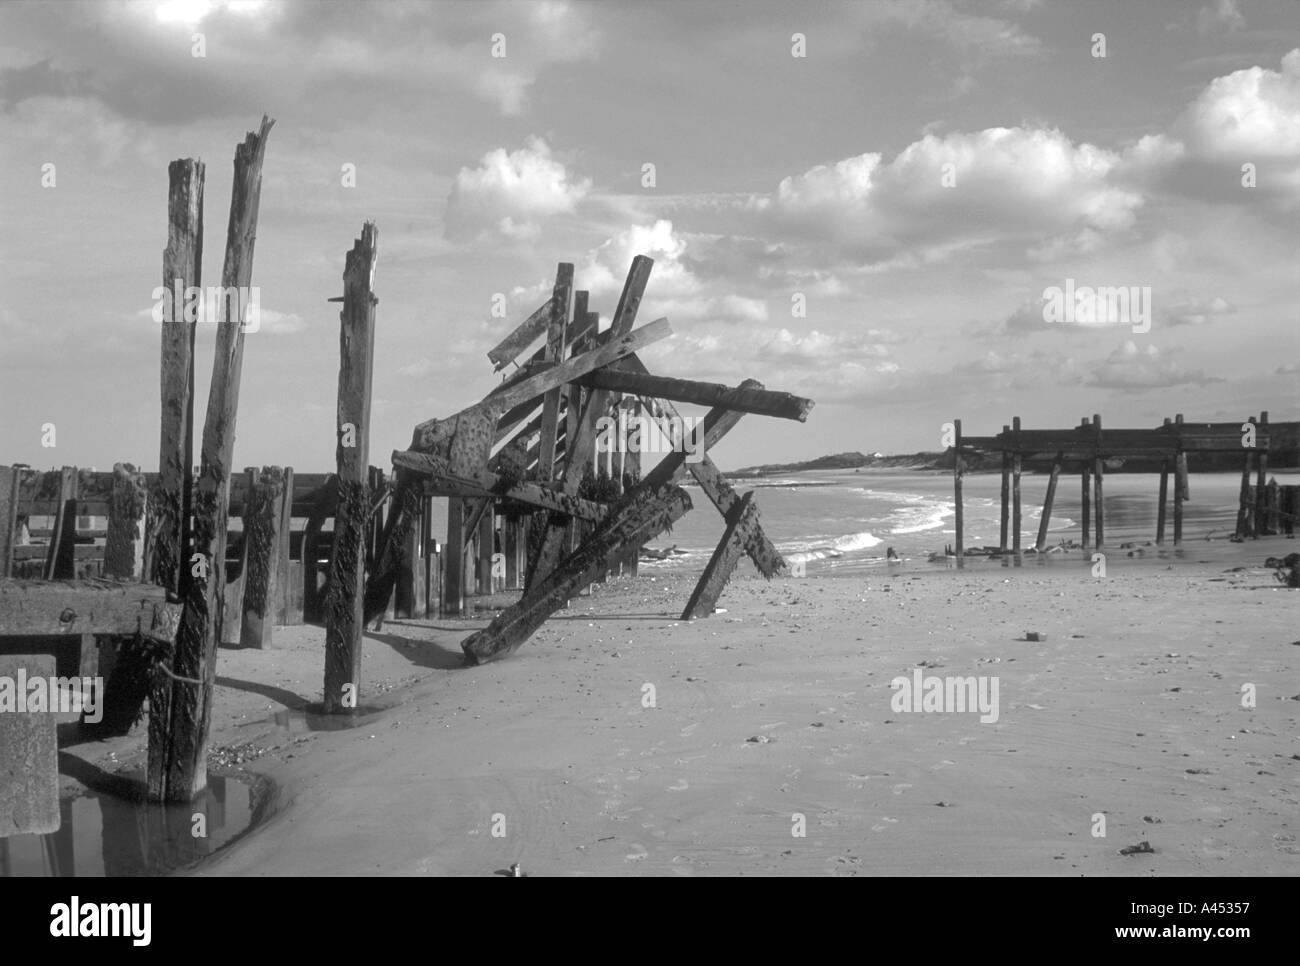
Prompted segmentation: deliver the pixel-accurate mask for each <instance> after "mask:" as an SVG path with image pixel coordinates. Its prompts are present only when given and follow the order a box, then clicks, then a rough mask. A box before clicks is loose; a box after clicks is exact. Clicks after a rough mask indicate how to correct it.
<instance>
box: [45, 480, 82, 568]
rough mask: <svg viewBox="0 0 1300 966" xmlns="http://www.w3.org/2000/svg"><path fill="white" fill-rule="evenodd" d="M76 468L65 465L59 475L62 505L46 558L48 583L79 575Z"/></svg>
mask: <svg viewBox="0 0 1300 966" xmlns="http://www.w3.org/2000/svg"><path fill="white" fill-rule="evenodd" d="M76 547H77V468H76V467H75V466H65V467H63V470H62V471H61V473H60V476H59V502H58V506H57V508H56V513H55V515H54V525H53V526H52V527H51V528H50V546H49V551H48V552H47V553H46V555H45V579H46V580H72V579H73V578H75V577H76V576H77V549H76Z"/></svg>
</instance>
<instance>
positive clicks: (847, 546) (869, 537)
mask: <svg viewBox="0 0 1300 966" xmlns="http://www.w3.org/2000/svg"><path fill="white" fill-rule="evenodd" d="M884 542H885V541H883V540H882V539H880V537H878V536H876V535H875V534H874V533H871V532H870V531H868V530H863V531H861V532H859V533H846V534H843V535H841V536H838V537H836V538H835V539H834V540H832V541H831V542H830V543H827V544H819V545H816V546H811V547H810V546H807V545H803V546H798V547H796V548H795V549H792V550H790V551H782V556H784V557H785V559H786V560H787V561H792V562H799V561H802V562H804V563H806V562H807V561H809V560H826V559H827V558H833V557H842V556H844V554H846V553H852V552H853V551H855V550H866V549H868V548H870V547H875V546H878V545H879V544H882V543H884Z"/></svg>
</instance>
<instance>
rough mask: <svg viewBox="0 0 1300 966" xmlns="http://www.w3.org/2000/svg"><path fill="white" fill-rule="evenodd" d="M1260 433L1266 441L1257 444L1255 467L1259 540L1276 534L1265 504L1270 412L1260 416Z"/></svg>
mask: <svg viewBox="0 0 1300 966" xmlns="http://www.w3.org/2000/svg"><path fill="white" fill-rule="evenodd" d="M1259 433H1260V436H1262V437H1264V439H1261V440H1258V441H1257V442H1256V445H1257V446H1258V449H1257V450H1256V452H1255V465H1256V467H1257V475H1256V477H1255V536H1256V537H1257V538H1258V537H1261V536H1267V535H1268V534H1270V533H1273V532H1275V531H1273V530H1271V529H1270V528H1269V525H1268V518H1267V513H1266V510H1267V504H1266V503H1265V493H1264V478H1265V477H1266V476H1267V475H1268V441H1267V437H1268V410H1264V411H1263V412H1261V413H1260V414H1259Z"/></svg>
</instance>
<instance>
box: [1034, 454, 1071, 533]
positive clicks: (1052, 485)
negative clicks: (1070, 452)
mask: <svg viewBox="0 0 1300 966" xmlns="http://www.w3.org/2000/svg"><path fill="white" fill-rule="evenodd" d="M1063 459H1064V456H1063V454H1061V453H1057V454H1056V459H1054V460H1052V474H1051V476H1049V477H1048V478H1047V496H1046V498H1044V500H1043V517H1042V519H1041V520H1039V521H1038V542H1037V543H1035V544H1034V548H1035V549H1036V550H1037V551H1038V552H1039V553H1042V552H1043V550H1044V549H1045V548H1046V547H1047V528H1048V526H1050V525H1051V522H1052V505H1053V504H1054V503H1055V502H1056V481H1057V480H1058V479H1059V478H1060V476H1061V462H1062V460H1063Z"/></svg>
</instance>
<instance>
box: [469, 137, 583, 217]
mask: <svg viewBox="0 0 1300 966" xmlns="http://www.w3.org/2000/svg"><path fill="white" fill-rule="evenodd" d="M590 190H591V180H590V179H584V180H582V181H576V182H575V181H572V180H570V178H569V173H568V171H567V170H566V169H565V166H564V165H563V164H562V163H561V162H560V161H558V160H556V159H555V158H554V157H553V156H552V155H551V149H550V148H549V147H548V146H547V144H546V142H545V141H543V140H542V139H540V138H533V139H531V140H530V141H529V142H528V145H527V146H526V147H522V148H519V149H518V150H516V151H511V152H510V153H508V154H507V153H506V149H505V148H497V149H496V150H494V151H489V152H488V153H487V154H485V155H483V158H482V160H481V161H480V162H479V164H478V166H477V167H474V168H461V169H460V173H459V174H457V175H456V181H455V183H454V184H453V185H452V189H451V194H450V196H449V197H448V199H447V220H446V232H447V237H448V238H449V239H457V240H464V239H469V238H475V237H483V236H490V235H493V234H496V235H498V236H502V237H505V238H511V239H529V238H533V237H536V235H537V234H538V232H539V231H540V227H541V226H540V222H541V221H542V220H543V219H545V218H549V217H551V216H554V215H558V214H564V213H569V212H572V211H573V210H574V208H575V207H576V206H577V204H578V202H579V201H581V200H582V198H583V197H585V196H586V194H587V192H588V191H590Z"/></svg>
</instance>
